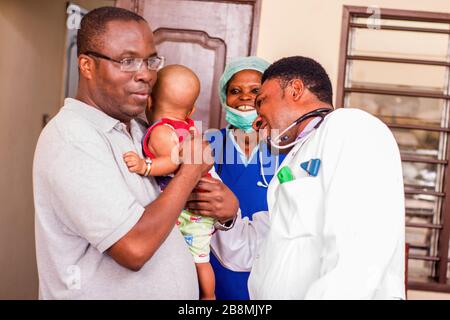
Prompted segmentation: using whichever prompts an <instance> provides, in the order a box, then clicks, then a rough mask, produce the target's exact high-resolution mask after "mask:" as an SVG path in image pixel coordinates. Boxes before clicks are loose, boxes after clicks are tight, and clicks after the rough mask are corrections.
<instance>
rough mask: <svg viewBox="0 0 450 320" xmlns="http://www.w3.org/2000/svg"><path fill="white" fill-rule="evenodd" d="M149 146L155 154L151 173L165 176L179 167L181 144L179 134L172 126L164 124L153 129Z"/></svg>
mask: <svg viewBox="0 0 450 320" xmlns="http://www.w3.org/2000/svg"><path fill="white" fill-rule="evenodd" d="M148 148H149V150H150V151H151V152H152V153H153V154H154V155H155V158H154V159H153V164H152V169H151V170H150V175H152V176H164V175H168V174H171V173H174V172H175V171H176V170H177V169H178V166H179V160H178V157H179V153H180V145H179V142H178V136H177V134H176V133H175V131H174V130H173V129H172V128H171V127H169V126H165V125H162V126H158V127H156V128H155V129H153V131H152V133H151V135H150V138H149V139H148Z"/></svg>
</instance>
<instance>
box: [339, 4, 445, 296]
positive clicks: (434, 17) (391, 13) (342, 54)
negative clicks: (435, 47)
mask: <svg viewBox="0 0 450 320" xmlns="http://www.w3.org/2000/svg"><path fill="white" fill-rule="evenodd" d="M379 13H380V17H381V18H382V19H395V20H403V21H417V22H435V23H446V24H448V23H450V14H448V13H436V12H426V11H410V10H397V9H383V8H380V11H379ZM371 15H372V12H370V8H369V7H361V6H343V13H342V27H341V40H340V50H339V72H338V83H337V88H336V89H337V90H336V104H335V106H336V108H342V107H344V103H345V95H346V94H347V93H350V92H359V93H372V94H385V95H393V96H414V97H424V98H435V99H443V100H445V101H447V103H448V104H450V92H449V90H448V89H449V88H447V94H435V93H430V92H420V91H416V92H411V91H409V92H408V91H401V90H382V89H368V88H355V87H354V88H347V87H345V82H346V79H347V72H348V69H347V66H348V61H349V60H353V61H355V60H359V61H377V62H392V63H409V64H419V65H434V66H444V67H447V68H449V72H450V61H446V62H443V61H432V60H422V59H403V58H387V57H376V56H363V55H350V54H349V50H350V48H349V43H350V42H349V37H350V31H351V29H352V28H367V27H368V26H367V25H365V24H358V23H354V22H352V18H355V17H358V18H359V17H361V18H369V17H370V16H371ZM379 28H380V29H382V30H383V29H384V30H395V31H405V32H408V31H413V32H432V33H443V34H448V35H449V37H450V29H448V30H446V29H429V28H416V27H404V26H403V27H400V26H380V27H379ZM449 86H450V84H449ZM448 118H449V120H448V123H447V128H442V127H437V126H430V125H389V127H390V128H401V129H419V130H430V131H438V132H443V133H445V134H447V141H446V144H447V146H446V147H447V150H446V159H445V160H435V159H422V158H420V157H414V156H403V155H402V162H422V163H437V164H442V165H444V181H443V190H442V191H443V192H442V193H439V194H440V195H442V196H443V197H444V200H443V202H442V208H441V212H440V215H441V223H440V224H439V225H434V224H418V223H409V224H408V223H407V224H406V226H405V227H419V228H430V229H436V230H438V232H439V235H438V251H437V255H436V256H435V257H431V256H418V255H409V257H408V260H412V259H417V260H426V261H435V262H436V265H435V274H436V278H435V279H433V280H434V282H429V283H428V282H417V281H408V284H407V287H408V289H413V290H426V291H437V292H450V277H449V278H447V272H448V271H447V269H448V266H449V262H450V261H449V241H450V167H449V160H450V116H449V117H448ZM407 193H410V191H405V194H407ZM422 193H423V192H421V194H422ZM432 193H433V194H438V192H432ZM407 262H408V261H406V265H408V264H407Z"/></svg>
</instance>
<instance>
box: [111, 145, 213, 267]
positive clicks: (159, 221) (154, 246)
mask: <svg viewBox="0 0 450 320" xmlns="http://www.w3.org/2000/svg"><path fill="white" fill-rule="evenodd" d="M196 139H201V138H200V137H196V138H194V139H187V140H186V141H185V143H184V145H185V146H188V147H189V148H187V149H189V153H188V154H185V157H184V158H183V159H182V161H183V160H184V161H183V162H184V164H182V165H181V167H180V170H179V171H178V172H177V174H176V175H175V177H174V178H173V179H172V180H171V181H170V183H169V184H168V186H167V187H166V188H165V189H164V192H162V193H161V194H160V196H159V197H158V198H157V199H156V200H154V201H153V202H152V203H150V204H149V205H148V206H147V207H146V208H145V211H144V213H143V215H142V217H141V219H140V220H139V221H138V223H137V224H136V225H135V226H134V227H133V228H132V229H131V230H130V231H129V232H128V233H127V234H126V235H125V236H124V237H123V238H121V239H120V240H119V241H117V242H116V243H115V244H114V245H113V246H111V247H110V248H109V249H108V254H109V255H110V256H111V257H112V258H113V259H114V260H115V261H116V262H117V263H119V264H120V265H122V266H124V267H126V268H129V269H131V270H135V271H138V270H140V269H141V268H142V266H143V265H144V264H145V263H146V262H147V261H148V260H149V259H150V258H151V257H152V256H153V254H154V253H155V252H156V250H158V248H159V247H160V245H161V244H162V243H163V242H164V240H165V239H166V238H167V236H168V235H169V233H170V232H171V230H172V229H173V227H174V225H175V223H176V220H177V218H178V216H179V215H180V213H181V211H182V210H183V208H184V206H185V203H186V201H187V199H188V197H189V195H190V193H191V192H192V190H193V188H194V187H195V185H196V184H197V183H198V181H199V180H200V178H201V176H202V175H203V174H205V173H206V172H207V171H208V170H209V169H210V168H211V166H212V158H211V159H204V158H203V159H202V161H201V162H200V163H198V164H195V163H190V162H189V161H188V160H187V159H190V158H191V156H190V154H191V153H193V154H195V153H200V154H202V155H206V154H208V152H209V153H210V149H209V144H208V143H207V142H205V141H203V142H202V143H198V142H195V141H196ZM185 149H186V148H185ZM186 160H187V161H186ZM205 160H207V162H205Z"/></svg>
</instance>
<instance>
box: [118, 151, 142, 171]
mask: <svg viewBox="0 0 450 320" xmlns="http://www.w3.org/2000/svg"><path fill="white" fill-rule="evenodd" d="M123 160H124V161H125V163H126V164H127V167H128V170H129V171H130V172H133V173H138V174H140V175H143V174H144V173H145V169H146V168H147V164H146V163H145V160H144V159H141V158H140V157H139V156H138V155H137V153H136V152H134V151H129V152H127V153H124V155H123Z"/></svg>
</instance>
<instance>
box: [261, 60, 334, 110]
mask: <svg viewBox="0 0 450 320" xmlns="http://www.w3.org/2000/svg"><path fill="white" fill-rule="evenodd" d="M270 79H279V80H280V86H281V88H282V89H283V90H284V89H286V87H287V86H288V85H289V82H290V81H291V80H293V79H301V80H302V81H303V83H304V84H305V86H306V87H307V88H308V89H309V91H311V92H312V93H314V94H315V95H316V96H317V98H318V99H319V100H320V101H322V102H325V103H328V104H330V105H333V88H332V86H331V81H330V77H329V76H328V74H327V72H326V71H325V69H324V68H323V67H322V66H321V65H320V63H318V62H317V61H315V60H313V59H311V58H306V57H301V56H294V57H287V58H282V59H280V60H278V61H276V62H274V63H273V64H272V65H270V67H269V68H267V70H266V71H265V72H264V74H263V76H262V80H261V83H263V82H264V81H266V80H270Z"/></svg>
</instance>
